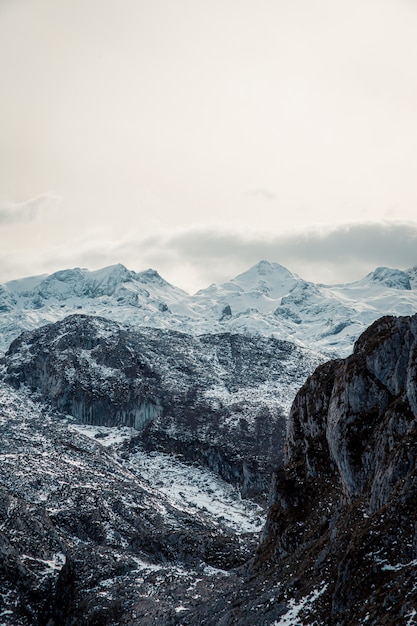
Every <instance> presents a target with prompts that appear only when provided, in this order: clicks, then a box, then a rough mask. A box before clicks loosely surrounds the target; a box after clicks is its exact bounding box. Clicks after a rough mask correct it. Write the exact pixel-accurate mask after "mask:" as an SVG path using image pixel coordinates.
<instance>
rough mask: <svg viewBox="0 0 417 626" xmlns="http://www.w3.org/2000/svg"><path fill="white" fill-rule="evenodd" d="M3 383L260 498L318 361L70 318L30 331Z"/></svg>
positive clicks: (261, 346) (17, 345)
mask: <svg viewBox="0 0 417 626" xmlns="http://www.w3.org/2000/svg"><path fill="white" fill-rule="evenodd" d="M3 362H4V367H5V380H6V381H7V382H8V383H9V384H12V385H13V386H14V387H16V388H19V387H20V386H21V385H22V384H25V385H26V386H28V387H29V388H30V389H32V390H36V391H38V392H41V393H42V394H43V397H44V398H46V399H48V400H49V401H50V402H52V403H53V405H54V406H56V407H57V408H58V409H59V410H60V411H61V412H63V413H64V414H70V415H71V416H72V417H73V418H75V419H76V420H77V421H78V422H79V423H81V424H91V425H96V426H127V427H131V428H135V429H136V431H137V436H136V437H132V438H131V441H130V444H129V445H130V452H132V451H133V450H134V449H135V446H142V447H144V448H145V449H146V450H148V451H151V450H158V451H161V452H168V453H171V454H175V455H177V456H178V455H180V457H181V458H183V459H186V460H188V461H190V462H198V463H199V464H201V465H203V466H208V467H209V468H210V469H212V470H214V471H215V472H216V473H218V474H219V475H220V476H221V477H222V478H224V479H226V480H227V481H228V482H230V483H231V484H234V485H237V486H239V488H240V489H241V492H242V494H243V495H244V496H251V497H256V496H257V495H258V497H262V494H266V493H267V492H268V489H269V482H270V476H271V472H272V469H273V468H274V466H275V465H276V463H277V462H278V459H279V458H281V459H282V455H283V445H284V436H285V425H286V415H287V411H288V408H289V407H288V398H289V397H291V396H292V395H294V393H295V389H296V388H297V387H298V386H300V385H301V383H302V381H303V379H304V376H305V372H308V371H313V369H314V368H315V366H316V365H317V363H318V362H319V358H318V357H315V358H314V357H313V356H312V355H311V353H310V352H308V351H306V350H303V349H302V348H298V347H297V346H295V345H294V344H291V343H289V342H283V341H280V340H278V339H274V338H265V337H246V336H244V335H230V334H221V335H205V336H200V337H192V336H190V335H185V334H183V333H178V332H173V331H163V330H159V329H142V330H140V331H138V330H132V329H131V328H130V327H124V326H122V325H120V324H118V323H116V322H111V321H109V320H105V319H102V318H97V317H95V318H93V317H90V316H85V315H74V316H70V317H68V318H66V319H64V320H63V321H61V322H57V323H55V324H50V325H46V326H43V327H41V328H40V329H38V330H34V331H30V332H26V333H24V334H22V335H21V336H20V337H19V338H18V339H16V340H15V341H14V342H13V343H12V344H11V346H10V348H9V350H8V351H7V353H6V356H5V358H4V359H3Z"/></svg>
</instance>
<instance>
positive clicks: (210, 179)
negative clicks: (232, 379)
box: [0, 0, 417, 292]
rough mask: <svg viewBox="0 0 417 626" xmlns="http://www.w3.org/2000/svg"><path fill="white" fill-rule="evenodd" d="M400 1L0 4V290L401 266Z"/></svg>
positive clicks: (414, 50)
mask: <svg viewBox="0 0 417 626" xmlns="http://www.w3.org/2000/svg"><path fill="white" fill-rule="evenodd" d="M416 32H417V2H416V1H415V0H349V1H347V0H291V1H289V0H152V1H149V0H147V1H145V0H67V1H65V0H63V1H61V2H56V0H0V80H1V99H0V138H1V140H0V244H1V245H0V282H4V281H7V280H11V279H15V278H19V277H23V276H28V275H34V274H39V273H50V272H53V271H56V270H59V269H63V268H67V267H87V268H89V269H97V268H99V267H103V266H105V265H110V264H113V263H123V264H125V265H126V266H127V267H129V269H134V270H136V271H142V270H145V269H147V268H148V267H153V268H155V269H157V270H158V271H159V273H160V274H161V275H162V276H164V278H166V279H167V280H169V281H170V282H172V283H173V284H175V285H177V286H179V287H182V288H183V289H186V290H187V291H189V292H193V291H196V290H197V289H199V288H203V287H206V286H207V285H208V284H210V283H212V282H222V281H225V280H227V279H229V278H231V277H232V276H234V275H236V274H237V273H240V272H242V271H244V270H246V269H247V268H248V267H250V266H251V265H253V264H254V263H256V262H257V261H259V260H260V259H264V258H265V259H268V260H269V261H274V262H278V263H281V264H282V265H284V266H286V267H287V268H288V269H290V270H291V271H293V272H296V273H297V274H299V275H300V276H302V277H303V278H305V279H307V280H313V281H315V282H327V283H337V282H347V281H351V280H356V279H360V278H362V277H363V276H364V275H365V274H366V273H368V272H370V271H372V270H373V269H375V267H377V266H381V265H386V266H389V267H396V268H399V269H406V268H410V267H413V266H415V265H417V176H416V172H417V37H416V36H415V33H416Z"/></svg>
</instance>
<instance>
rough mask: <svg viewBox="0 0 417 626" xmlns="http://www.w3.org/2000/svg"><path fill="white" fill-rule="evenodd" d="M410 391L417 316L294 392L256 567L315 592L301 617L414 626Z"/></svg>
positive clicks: (385, 322)
mask: <svg viewBox="0 0 417 626" xmlns="http://www.w3.org/2000/svg"><path fill="white" fill-rule="evenodd" d="M416 393H417V315H415V316H413V317H403V318H394V317H385V318H382V319H380V320H379V321H377V322H375V323H374V324H373V325H372V326H371V327H370V328H369V329H368V330H367V331H366V332H365V333H364V334H363V335H362V336H361V337H360V338H359V340H358V341H357V343H356V345H355V350H354V353H353V355H352V356H350V357H348V358H347V359H345V360H337V361H331V362H329V363H327V364H325V365H323V366H320V367H319V368H318V369H317V370H316V372H315V373H314V374H313V375H312V376H311V377H310V378H309V379H308V380H307V382H306V383H305V385H304V386H303V387H302V389H301V390H300V391H299V393H298V395H297V396H296V399H295V401H294V404H293V407H292V410H291V415H290V420H289V427H288V434H287V441H286V464H285V466H284V467H283V468H281V469H279V470H277V472H276V473H275V475H274V480H273V485H272V490H271V501H270V510H269V514H268V520H267V524H266V526H265V529H264V532H263V540H262V543H261V545H260V547H259V549H258V552H257V556H256V559H255V561H254V569H255V570H256V571H258V572H260V571H263V570H269V571H270V572H272V571H274V572H275V575H276V576H277V578H279V579H280V583H281V586H282V589H286V590H287V591H288V589H289V588H293V589H297V591H296V594H295V596H296V597H298V598H302V597H304V598H307V597H313V596H314V593H315V592H317V590H320V594H319V596H317V600H316V602H315V603H313V604H311V605H310V606H309V608H308V609H305V615H306V616H307V615H308V620H311V621H312V620H314V619H316V620H318V622H319V623H326V624H340V625H342V624H346V625H347V624H359V623H371V624H402V623H404V624H406V623H409V624H414V623H416V622H415V616H416V607H417V570H416V564H417V527H416V524H415V520H416V519H417V465H416V461H417V398H416ZM318 598H319V599H318ZM306 619H307V617H306ZM309 623H310V622H309Z"/></svg>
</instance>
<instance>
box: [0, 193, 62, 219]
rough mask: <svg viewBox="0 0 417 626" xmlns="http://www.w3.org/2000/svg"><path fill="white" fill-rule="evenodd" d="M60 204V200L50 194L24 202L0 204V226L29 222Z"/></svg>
mask: <svg viewBox="0 0 417 626" xmlns="http://www.w3.org/2000/svg"><path fill="white" fill-rule="evenodd" d="M60 202H61V200H60V198H59V197H58V196H56V195H54V194H51V193H42V194H40V195H39V196H36V198H31V199H30V200H26V201H25V202H3V203H0V224H11V223H14V222H30V221H32V220H35V219H38V218H39V217H41V216H42V215H43V214H44V212H45V211H47V210H49V209H50V208H52V207H55V206H56V205H57V204H59V203H60Z"/></svg>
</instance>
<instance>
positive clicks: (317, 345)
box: [0, 261, 417, 356]
mask: <svg viewBox="0 0 417 626" xmlns="http://www.w3.org/2000/svg"><path fill="white" fill-rule="evenodd" d="M416 311H417V267H414V268H412V269H410V270H407V271H402V270H398V269H390V268H385V267H379V268H377V269H376V270H375V271H373V272H371V273H370V274H368V275H367V276H365V278H363V279H362V280H359V281H357V282H353V283H349V284H340V285H323V284H315V283H312V282H309V281H306V280H304V279H302V278H300V277H299V276H297V275H296V274H293V273H291V272H290V271H289V270H287V269H286V268H284V267H282V266H281V265H279V264H278V263H270V262H268V261H260V262H259V263H257V264H256V265H254V266H253V267H251V268H250V269H249V270H247V271H246V272H244V273H242V274H239V275H238V276H236V277H235V278H233V279H231V280H230V281H228V282H225V283H223V284H221V285H215V284H213V285H211V286H210V287H208V288H207V289H202V290H200V291H198V292H197V293H196V294H194V295H189V294H188V293H186V292H185V291H183V290H182V289H179V288H177V287H175V286H173V285H171V284H170V283H168V282H167V281H165V280H164V279H163V278H162V277H161V276H160V275H159V274H158V272H156V271H155V270H152V269H149V270H146V271H144V272H139V273H136V272H134V271H131V270H128V269H127V268H126V267H124V266H123V265H113V266H110V267H105V268H103V269H100V270H96V271H89V270H86V269H79V268H76V269H68V270H62V271H59V272H55V273H53V274H51V275H42V276H34V277H29V278H24V279H21V280H14V281H10V282H7V283H5V284H3V285H0V336H1V339H0V347H1V348H2V349H6V348H7V347H8V345H9V344H10V342H11V341H12V340H13V339H14V338H15V337H17V336H18V335H19V333H20V332H21V331H22V330H29V329H33V328H37V327H39V326H41V325H43V324H46V323H49V322H55V321H58V320H60V319H63V318H64V317H66V316H67V315H70V314H73V313H84V314H89V315H99V316H102V317H106V318H109V319H113V320H116V321H119V322H123V323H126V324H128V325H129V326H134V327H143V326H147V327H154V328H160V329H168V330H176V331H180V332H184V333H187V334H192V335H201V334H208V333H221V332H230V333H234V334H250V335H258V336H259V335H260V336H272V337H275V338H277V339H282V340H287V341H291V342H293V343H296V344H298V345H302V346H306V347H309V348H310V349H312V350H314V351H317V352H321V353H323V354H325V355H330V356H331V355H336V356H346V355H347V354H349V353H350V352H351V351H352V348H353V344H354V342H355V340H356V339H357V338H358V336H359V335H360V334H361V332H363V331H364V330H365V329H366V328H367V327H368V326H369V325H370V324H371V323H372V322H373V321H375V320H376V319H378V318H379V317H381V316H382V315H386V314H392V315H411V314H413V313H415V312H416Z"/></svg>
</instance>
